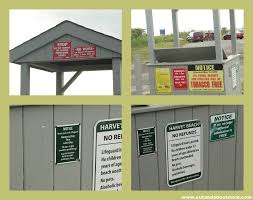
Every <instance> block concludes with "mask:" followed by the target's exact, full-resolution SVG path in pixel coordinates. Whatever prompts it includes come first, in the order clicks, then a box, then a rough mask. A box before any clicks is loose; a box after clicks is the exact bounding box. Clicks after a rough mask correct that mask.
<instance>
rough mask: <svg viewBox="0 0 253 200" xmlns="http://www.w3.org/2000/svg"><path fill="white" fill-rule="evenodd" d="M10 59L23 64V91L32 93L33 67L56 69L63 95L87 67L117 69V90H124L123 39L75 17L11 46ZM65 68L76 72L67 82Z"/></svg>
mask: <svg viewBox="0 0 253 200" xmlns="http://www.w3.org/2000/svg"><path fill="white" fill-rule="evenodd" d="M10 62H11V63H15V64H19V65H20V66H21V87H20V94H21V95H29V94H30V68H35V69H40V70H44V71H48V72H52V73H53V72H55V74H56V95H63V94H64V92H65V91H66V90H67V88H68V87H69V86H70V85H71V84H72V83H73V82H74V81H75V80H76V79H77V77H78V76H79V75H80V74H81V73H82V72H83V71H96V70H113V93H114V94H115V95H120V93H121V40H119V39H116V38H114V37H111V36H109V35H105V34H103V33H100V32H97V31H94V30H92V29H89V28H86V27H83V26H81V25H79V24H76V23H73V22H71V21H63V22H61V23H60V24H58V25H56V26H55V27H53V28H51V29H49V30H47V31H45V32H43V33H41V34H40V35H38V36H36V37H34V38H32V39H30V40H28V41H26V42H24V43H23V44H21V45H19V46H17V47H15V48H14V49H12V50H10ZM64 72H76V73H75V74H74V75H73V77H72V78H71V79H70V80H69V81H68V82H67V83H66V84H65V85H64ZM94 78H95V77H94ZM98 82H99V80H98ZM101 84H103V83H101Z"/></svg>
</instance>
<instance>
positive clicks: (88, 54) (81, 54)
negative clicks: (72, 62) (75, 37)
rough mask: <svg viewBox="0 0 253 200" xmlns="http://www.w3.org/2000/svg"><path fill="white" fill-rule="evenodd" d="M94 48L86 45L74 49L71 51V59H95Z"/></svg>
mask: <svg viewBox="0 0 253 200" xmlns="http://www.w3.org/2000/svg"><path fill="white" fill-rule="evenodd" d="M96 56H97V55H96V46H95V45H86V46H82V47H75V48H74V50H73V58H77V59H81V58H96Z"/></svg>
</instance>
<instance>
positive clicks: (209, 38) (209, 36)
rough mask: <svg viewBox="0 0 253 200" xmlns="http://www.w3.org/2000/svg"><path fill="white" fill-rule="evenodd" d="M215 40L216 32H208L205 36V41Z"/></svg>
mask: <svg viewBox="0 0 253 200" xmlns="http://www.w3.org/2000/svg"><path fill="white" fill-rule="evenodd" d="M211 40H214V32H211V31H208V32H205V34H204V41H211Z"/></svg>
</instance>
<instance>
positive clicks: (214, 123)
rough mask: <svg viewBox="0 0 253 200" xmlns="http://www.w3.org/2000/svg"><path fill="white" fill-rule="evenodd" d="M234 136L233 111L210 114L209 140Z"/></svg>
mask: <svg viewBox="0 0 253 200" xmlns="http://www.w3.org/2000/svg"><path fill="white" fill-rule="evenodd" d="M234 136H235V113H225V114H218V115H213V116H211V124H210V141H216V140H222V139H225V138H230V137H234Z"/></svg>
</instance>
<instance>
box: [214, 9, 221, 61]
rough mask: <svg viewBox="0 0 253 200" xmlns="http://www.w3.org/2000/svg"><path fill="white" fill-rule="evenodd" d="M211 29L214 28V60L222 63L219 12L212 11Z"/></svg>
mask: <svg viewBox="0 0 253 200" xmlns="http://www.w3.org/2000/svg"><path fill="white" fill-rule="evenodd" d="M213 25H214V26H213V27H214V39H215V54H216V60H217V61H218V62H222V60H223V52H222V46H221V28H220V11H219V10H213Z"/></svg>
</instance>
